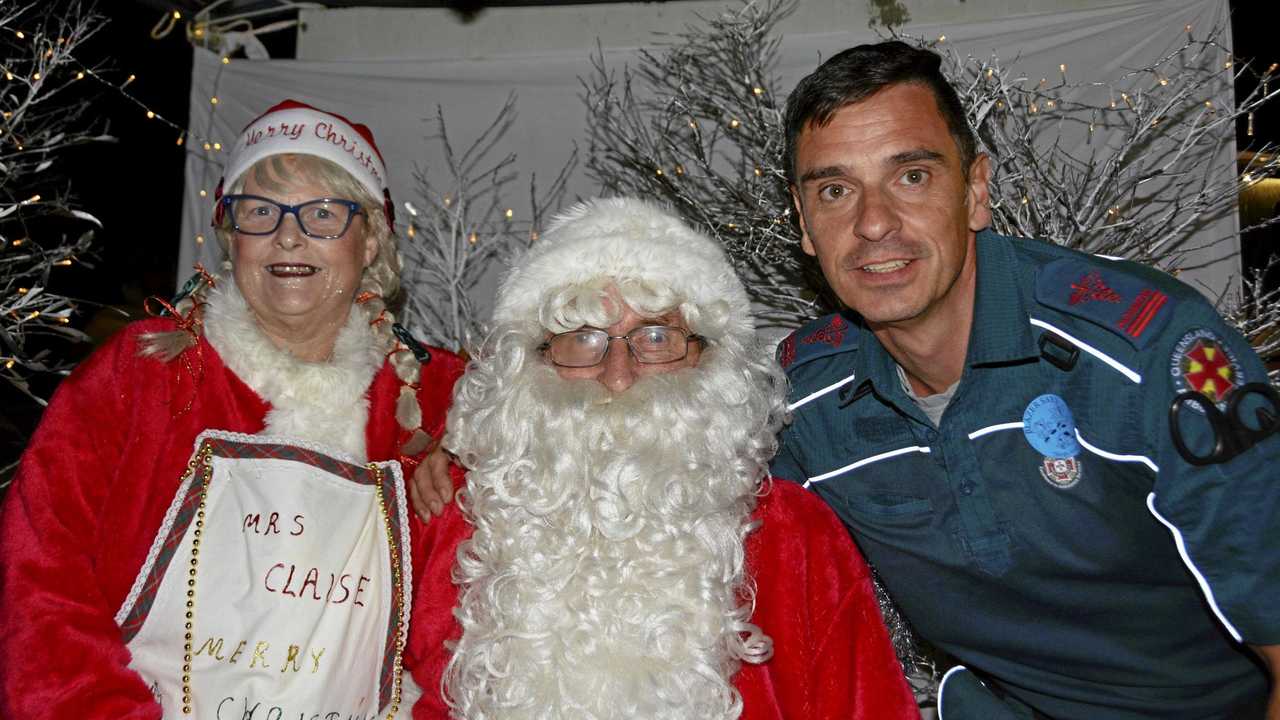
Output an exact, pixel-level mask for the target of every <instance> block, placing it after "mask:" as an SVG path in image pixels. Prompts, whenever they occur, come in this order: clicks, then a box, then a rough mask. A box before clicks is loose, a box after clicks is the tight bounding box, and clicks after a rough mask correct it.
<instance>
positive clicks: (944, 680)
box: [938, 665, 982, 720]
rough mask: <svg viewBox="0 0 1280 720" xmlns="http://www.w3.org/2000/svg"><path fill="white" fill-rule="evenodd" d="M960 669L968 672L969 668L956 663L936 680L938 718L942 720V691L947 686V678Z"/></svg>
mask: <svg viewBox="0 0 1280 720" xmlns="http://www.w3.org/2000/svg"><path fill="white" fill-rule="evenodd" d="M962 671H963V672H968V671H969V668H967V667H965V666H963V665H956V666H955V667H953V668H951V669H950V670H948V671H947V672H946V674H945V675H943V676H942V680H941V681H939V682H938V720H943V717H944V716H943V714H942V696H943V692H944V691H945V690H946V687H947V680H949V679H950V678H951V676H952V675H954V674H956V673H958V672H962ZM978 682H982V681H981V680H979V681H978Z"/></svg>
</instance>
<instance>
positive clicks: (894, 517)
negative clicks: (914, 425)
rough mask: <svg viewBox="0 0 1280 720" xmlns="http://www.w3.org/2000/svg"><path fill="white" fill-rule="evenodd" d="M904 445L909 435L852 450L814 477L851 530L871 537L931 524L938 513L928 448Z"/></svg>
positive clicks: (814, 480)
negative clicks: (931, 492) (854, 528)
mask: <svg viewBox="0 0 1280 720" xmlns="http://www.w3.org/2000/svg"><path fill="white" fill-rule="evenodd" d="M855 432H856V431H855ZM904 441H907V442H909V441H910V436H908V437H906V438H903V437H901V436H899V438H898V441H897V442H896V443H891V444H887V445H880V446H877V447H873V448H866V447H863V448H860V449H859V450H858V451H851V452H849V453H848V454H846V455H845V456H844V457H843V458H841V459H839V460H836V464H835V466H834V467H832V468H831V469H830V470H826V471H824V472H823V473H820V474H818V475H815V476H813V477H812V478H810V485H811V486H812V487H814V488H815V489H816V490H817V492H818V493H819V494H820V495H823V496H825V497H827V498H828V500H829V501H831V504H832V506H833V507H834V508H835V509H836V510H837V512H839V514H840V515H841V516H843V517H844V519H845V520H846V522H847V523H848V524H849V525H851V526H853V527H857V528H859V529H861V530H862V531H864V532H867V533H869V534H875V533H876V532H877V530H880V531H884V530H886V529H888V528H890V527H896V528H908V527H918V526H921V525H925V524H928V523H929V521H930V518H931V517H932V515H933V510H934V503H933V500H932V499H931V497H930V491H929V484H930V483H929V472H930V470H931V469H933V470H936V466H935V465H934V463H933V461H932V459H931V457H930V455H931V450H930V449H929V448H928V447H925V446H920V445H910V444H904ZM840 460H843V462H840Z"/></svg>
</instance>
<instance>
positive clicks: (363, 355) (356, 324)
mask: <svg viewBox="0 0 1280 720" xmlns="http://www.w3.org/2000/svg"><path fill="white" fill-rule="evenodd" d="M204 334H205V337H206V338H208V340H209V343H210V344H211V345H213V347H214V349H216V350H217V351H218V354H219V355H221V356H222V361H223V362H224V363H225V364H226V366H227V367H228V368H230V369H231V371H232V372H234V373H235V374H236V375H237V376H239V377H240V379H241V380H243V381H244V382H245V384H247V385H248V386H249V387H250V388H252V389H253V391H254V392H256V393H258V396H259V397H261V398H262V399H263V400H266V401H267V402H268V403H271V409H270V410H269V411H268V412H267V417H266V427H265V428H263V431H262V432H263V434H264V435H283V436H286V437H294V438H299V439H303V440H309V441H312V442H317V443H321V444H323V445H328V446H332V447H335V448H337V449H339V450H342V451H344V452H346V453H349V454H351V455H354V456H355V457H358V458H361V459H364V458H367V454H366V449H365V423H366V422H367V421H368V417H369V398H368V397H367V393H368V390H369V384H370V383H371V382H372V381H373V376H374V374H375V373H376V372H377V371H378V368H379V366H381V364H382V362H381V361H382V353H380V352H379V351H378V348H377V343H376V342H375V340H374V335H373V330H372V329H370V327H369V323H368V321H367V320H366V319H365V317H364V313H362V312H359V311H358V310H354V309H353V311H352V312H351V314H350V315H349V316H348V318H347V324H346V325H345V326H343V328H342V330H341V331H339V333H338V338H337V341H336V342H335V344H334V347H333V358H332V359H331V360H329V361H328V362H306V361H303V360H299V359H297V358H295V357H293V356H292V355H290V354H289V353H288V352H286V351H284V350H281V349H279V348H277V347H276V346H275V345H273V344H272V342H271V340H270V339H269V338H268V337H267V336H266V334H265V333H263V332H262V330H261V329H260V328H259V327H258V323H257V321H256V320H255V319H254V317H253V313H252V312H251V311H250V310H249V306H248V303H246V302H245V300H244V297H243V296H241V295H240V291H239V289H237V288H236V285H235V281H234V280H232V279H231V278H230V277H227V278H225V279H223V281H222V282H221V283H219V284H218V288H217V289H216V290H213V291H212V292H210V293H209V297H208V305H206V306H205V308H204Z"/></svg>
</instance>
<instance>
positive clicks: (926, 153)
mask: <svg viewBox="0 0 1280 720" xmlns="http://www.w3.org/2000/svg"><path fill="white" fill-rule="evenodd" d="M946 159H947V158H946V156H945V155H943V154H942V153H940V152H938V151H937V150H930V149H928V148H916V149H914V150H904V151H903V152H900V153H898V154H896V155H890V156H889V157H888V158H886V159H885V161H884V164H885V165H904V164H906V163H913V162H921V161H927V162H937V163H941V162H945V161H946ZM848 173H849V169H848V168H847V167H845V166H843V165H825V166H823V167H816V168H813V169H812V170H806V171H805V172H804V174H802V175H801V176H800V181H799V182H798V183H797V184H798V185H804V184H805V183H809V182H813V181H814V180H825V179H827V178H833V177H840V176H841V175H846V174H848Z"/></svg>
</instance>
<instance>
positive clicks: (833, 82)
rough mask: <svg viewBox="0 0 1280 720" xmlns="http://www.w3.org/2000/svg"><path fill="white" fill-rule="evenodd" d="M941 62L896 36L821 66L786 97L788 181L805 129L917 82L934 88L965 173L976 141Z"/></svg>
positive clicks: (847, 52)
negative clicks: (890, 89) (894, 88)
mask: <svg viewBox="0 0 1280 720" xmlns="http://www.w3.org/2000/svg"><path fill="white" fill-rule="evenodd" d="M941 66H942V58H941V57H939V56H938V54H937V53H935V52H932V51H929V50H925V49H924V48H918V47H912V46H911V45H908V44H906V43H904V42H901V41H898V40H890V41H887V42H882V43H875V44H873V45H858V46H856V47H851V48H849V49H848V50H845V51H843V52H841V53H840V54H838V55H834V56H832V57H831V58H830V59H829V60H827V61H826V62H824V63H822V64H821V65H819V66H818V69H817V70H814V71H813V72H812V73H811V74H809V75H808V76H807V77H806V78H805V79H803V80H801V81H800V84H799V85H796V89H795V90H794V91H792V93H791V97H789V98H787V112H786V117H785V118H784V122H785V125H786V132H787V146H786V150H785V152H786V155H785V156H784V157H783V162H784V163H785V164H786V171H787V181H788V182H790V183H792V184H794V183H795V182H796V143H797V142H798V140H799V138H800V133H801V132H802V131H803V130H804V129H805V128H806V127H808V126H810V125H814V126H817V127H822V126H823V125H826V124H827V123H829V122H831V118H832V116H834V115H835V114H836V111H838V110H840V108H843V107H845V106H846V105H852V104H853V103H856V102H860V101H862V100H865V99H867V98H869V97H871V96H872V95H874V94H875V93H877V92H879V91H880V90H883V89H884V88H886V87H888V86H890V85H898V84H901V83H917V84H920V85H923V86H925V87H927V88H928V89H929V90H931V91H932V92H933V97H934V100H935V101H936V102H937V105H938V112H940V113H941V114H942V118H943V119H944V120H946V122H947V128H948V129H949V130H950V131H951V137H952V138H954V139H955V141H956V147H957V148H959V149H960V163H961V167H962V168H963V169H964V170H965V171H966V172H967V171H968V169H969V166H970V165H972V164H973V160H974V158H976V157H977V154H978V150H977V143H976V142H975V141H974V138H973V132H972V131H971V130H970V129H969V123H968V121H967V120H966V119H965V113H964V106H963V105H961V104H960V97H959V96H958V95H956V91H955V88H953V87H951V83H949V82H947V79H946V78H945V77H943V75H942V71H941V69H940V68H941Z"/></svg>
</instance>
